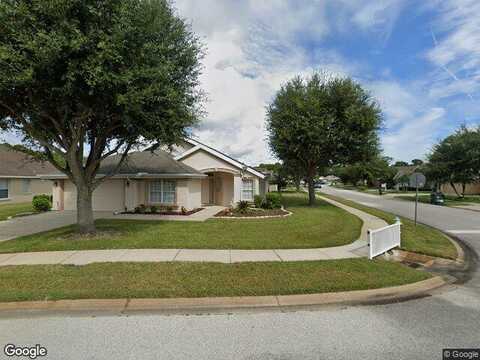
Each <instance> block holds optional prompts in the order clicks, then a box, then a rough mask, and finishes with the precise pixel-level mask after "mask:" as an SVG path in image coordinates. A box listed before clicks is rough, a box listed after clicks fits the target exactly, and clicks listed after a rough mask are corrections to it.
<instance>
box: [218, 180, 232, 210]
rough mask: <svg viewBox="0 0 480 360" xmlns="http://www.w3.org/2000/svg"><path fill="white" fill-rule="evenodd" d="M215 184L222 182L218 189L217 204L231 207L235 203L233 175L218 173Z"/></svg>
mask: <svg viewBox="0 0 480 360" xmlns="http://www.w3.org/2000/svg"><path fill="white" fill-rule="evenodd" d="M215 175H216V179H215V182H216V184H218V183H217V181H218V180H220V183H219V184H220V186H219V187H218V188H217V189H216V190H217V191H216V197H215V199H216V201H215V203H216V204H218V205H223V206H230V205H232V203H233V192H234V187H233V175H232V174H227V173H217V174H215Z"/></svg>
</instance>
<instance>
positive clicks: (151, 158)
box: [98, 150, 203, 175]
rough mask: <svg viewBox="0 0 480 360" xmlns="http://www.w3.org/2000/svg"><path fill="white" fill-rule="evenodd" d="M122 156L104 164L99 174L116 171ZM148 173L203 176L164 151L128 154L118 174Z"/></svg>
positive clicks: (113, 157) (112, 158)
mask: <svg viewBox="0 0 480 360" xmlns="http://www.w3.org/2000/svg"><path fill="white" fill-rule="evenodd" d="M120 157H121V156H120V155H114V156H110V157H108V158H107V159H105V160H104V161H103V162H102V165H101V166H100V169H99V171H98V173H99V174H110V173H112V172H113V171H114V170H115V167H116V166H117V164H118V162H119V161H120ZM138 173H146V174H151V175H153V174H154V175H160V174H161V175H177V174H178V175H203V174H202V173H201V172H199V171H197V170H195V169H194V168H192V167H190V166H188V165H185V164H183V163H182V162H180V161H176V160H175V159H174V158H173V157H172V156H171V155H170V154H168V153H167V152H165V151H162V150H156V151H154V152H151V151H136V152H132V153H130V154H128V156H127V158H126V159H125V162H124V163H123V164H122V166H121V167H120V169H119V171H118V173H117V174H119V175H127V174H130V175H131V174H138Z"/></svg>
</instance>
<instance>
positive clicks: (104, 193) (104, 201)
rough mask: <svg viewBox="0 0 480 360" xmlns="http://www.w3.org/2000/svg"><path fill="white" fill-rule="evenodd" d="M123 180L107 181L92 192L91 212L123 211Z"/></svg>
mask: <svg viewBox="0 0 480 360" xmlns="http://www.w3.org/2000/svg"><path fill="white" fill-rule="evenodd" d="M124 198H125V189H124V182H123V180H107V181H105V182H104V183H102V184H101V185H100V186H99V187H98V188H96V189H95V191H94V192H93V210H97V211H123V210H124V207H125V200H124Z"/></svg>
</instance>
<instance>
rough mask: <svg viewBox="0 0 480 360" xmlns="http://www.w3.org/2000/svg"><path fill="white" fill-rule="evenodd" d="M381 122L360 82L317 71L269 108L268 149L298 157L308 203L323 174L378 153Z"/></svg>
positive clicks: (283, 89)
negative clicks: (378, 133)
mask: <svg viewBox="0 0 480 360" xmlns="http://www.w3.org/2000/svg"><path fill="white" fill-rule="evenodd" d="M380 124H381V113H380V109H379V108H378V106H377V104H376V103H375V102H374V101H373V100H372V98H371V97H370V95H369V94H368V93H367V92H366V91H365V90H363V89H362V88H361V86H360V85H359V84H357V83H355V82H354V81H352V80H351V79H348V78H329V77H328V76H326V75H325V74H322V73H318V72H316V73H314V74H313V75H312V76H311V77H308V78H305V79H304V78H301V77H299V76H297V77H295V78H293V79H292V80H290V81H288V82H287V83H286V84H284V85H283V86H282V87H281V89H280V90H279V91H278V92H277V94H276V95H275V97H274V100H273V101H272V103H271V104H270V105H269V106H268V109H267V129H268V132H269V143H270V147H271V149H272V151H273V153H274V154H275V155H276V156H277V157H278V158H279V159H281V160H283V161H288V160H289V159H295V162H296V163H297V164H299V166H300V167H301V168H302V170H303V173H304V174H305V177H306V179H307V182H308V193H309V204H310V205H313V204H314V202H315V189H314V178H315V176H316V175H317V173H318V171H319V170H323V169H327V168H330V167H332V166H335V165H346V164H352V163H356V162H359V161H367V160H368V159H369V158H371V157H373V156H376V155H377V154H378V152H379V150H378V148H379V146H378V136H377V130H378V129H379V127H380Z"/></svg>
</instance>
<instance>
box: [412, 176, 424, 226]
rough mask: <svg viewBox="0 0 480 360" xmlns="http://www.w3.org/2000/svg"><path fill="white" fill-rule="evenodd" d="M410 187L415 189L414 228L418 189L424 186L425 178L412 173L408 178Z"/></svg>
mask: <svg viewBox="0 0 480 360" xmlns="http://www.w3.org/2000/svg"><path fill="white" fill-rule="evenodd" d="M408 180H409V183H410V184H409V185H410V187H414V188H415V226H417V214H418V189H421V188H423V187H424V186H425V184H426V182H427V178H426V177H425V175H423V174H422V173H419V172H414V173H413V174H412V175H410V176H409V177H408Z"/></svg>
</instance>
